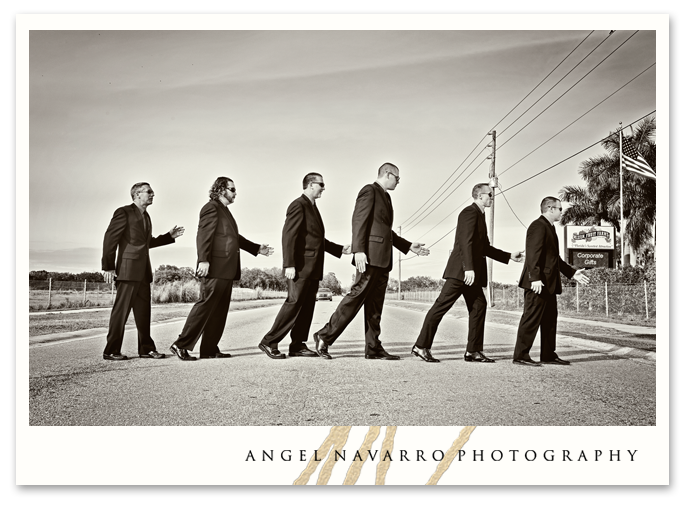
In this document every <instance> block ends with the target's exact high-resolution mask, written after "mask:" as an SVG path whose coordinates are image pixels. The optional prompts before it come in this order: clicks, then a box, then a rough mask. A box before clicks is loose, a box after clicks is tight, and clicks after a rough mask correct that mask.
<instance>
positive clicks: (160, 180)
mask: <svg viewBox="0 0 692 506" xmlns="http://www.w3.org/2000/svg"><path fill="white" fill-rule="evenodd" d="M590 32H591V28H590V27H589V29H586V30H555V31H536V30H526V31H521V30H510V31H500V30H495V31H464V30H457V31H451V30H450V31H445V30H442V31H425V30H410V31H396V30H395V31H358V30H345V31H331V30H324V31H272V30H264V31H262V30H259V31H258V30H252V31H237V30H236V31H230V30H211V31H196V30H192V31H132V30H128V31H117V30H93V31H90V30H86V31H85V30H81V31H36V30H34V31H32V32H31V35H30V61H29V100H30V110H29V121H30V148H29V149H30V153H29V156H30V165H29V167H30V174H29V185H30V189H29V191H30V206H29V212H30V242H29V250H30V255H29V268H30V270H40V269H45V270H49V271H70V272H81V271H97V270H99V269H100V257H101V247H102V241H103V234H104V232H105V230H106V227H107V226H108V223H109V220H110V218H111V216H112V214H113V211H114V210H115V209H116V208H117V207H119V206H122V205H127V204H129V203H131V198H130V195H129V189H130V187H131V186H132V184H134V183H136V182H138V181H147V182H149V183H150V184H151V186H152V188H153V189H154V191H155V193H156V197H155V198H154V203H153V205H152V206H151V207H150V208H149V213H150V215H151V217H152V221H153V229H154V234H155V235H158V234H162V233H165V232H166V231H168V230H169V229H170V228H171V227H172V226H173V225H180V226H184V227H185V228H186V232H185V235H184V236H183V237H181V238H179V239H178V240H177V241H176V244H174V245H170V246H166V247H162V248H157V249H155V250H152V251H151V259H152V265H153V266H154V268H156V266H158V265H161V264H172V265H177V266H181V267H182V266H193V265H194V264H195V260H196V253H195V233H196V228H197V221H198V213H199V210H200V209H201V207H202V206H203V205H204V203H205V202H206V201H207V200H208V190H209V187H210V186H211V184H212V182H213V181H214V179H215V178H216V177H218V176H222V175H223V176H228V177H230V178H232V179H233V180H234V182H235V184H236V187H237V189H238V196H237V199H236V201H235V203H234V204H232V205H231V206H230V210H231V212H232V213H233V215H234V217H235V218H236V221H237V222H238V226H239V230H240V233H241V234H242V235H243V236H244V237H246V238H247V239H249V240H251V241H254V242H257V243H264V244H269V245H270V246H273V247H274V248H275V252H274V255H273V256H271V257H269V258H266V257H263V256H258V257H257V258H255V257H252V256H251V255H249V254H246V253H243V254H242V256H241V261H242V265H243V267H260V268H267V267H276V266H281V229H282V226H283V221H284V218H285V212H286V208H287V207H288V205H289V204H290V202H291V201H292V200H294V199H295V198H297V197H298V196H299V195H300V194H301V193H302V186H301V181H302V178H303V176H304V175H305V174H306V173H308V172H311V171H316V172H319V173H321V174H322V175H323V177H324V180H325V183H326V191H325V192H324V194H323V196H322V198H321V199H320V200H318V207H319V209H320V211H321V214H322V217H323V220H324V222H325V226H326V237H327V238H328V239H329V240H331V241H334V242H337V243H341V244H345V243H348V242H350V234H351V231H350V222H351V214H352V211H353V205H354V202H355V197H356V195H357V194H358V191H359V190H360V188H362V187H363V186H364V185H365V184H368V183H372V182H373V181H374V180H375V179H376V173H377V168H378V167H379V166H380V165H381V164H382V163H384V162H391V163H394V164H396V165H397V166H398V167H399V169H400V175H401V183H400V185H399V187H398V188H397V189H396V190H395V191H393V192H392V200H393V204H394V216H395V218H394V227H395V230H398V227H399V226H400V225H401V224H402V223H404V226H403V233H402V235H403V237H405V238H406V239H408V240H409V241H416V242H423V243H426V244H427V245H428V246H430V245H432V249H431V254H430V256H428V257H425V258H424V257H416V258H414V256H415V255H413V254H412V253H410V254H409V255H408V256H404V257H403V258H405V259H406V260H405V261H404V262H402V264H401V265H402V273H401V277H402V279H407V278H408V277H411V276H430V277H433V278H435V279H439V278H440V277H441V276H442V273H443V271H444V267H445V264H446V260H447V257H448V254H449V251H450V250H451V248H452V246H453V243H454V233H453V232H452V233H449V232H450V231H452V229H453V228H454V227H455V226H456V219H457V215H458V213H459V212H460V211H461V209H462V208H463V207H465V206H466V205H468V204H470V202H471V199H470V193H471V188H472V186H473V185H474V184H475V183H478V182H484V181H487V180H488V171H489V160H487V159H486V157H487V156H488V155H489V154H490V150H489V149H484V150H482V149H481V148H478V149H476V150H473V148H474V146H476V145H477V144H478V143H479V141H482V142H483V144H482V146H483V145H485V143H487V142H489V141H490V137H489V136H488V135H487V134H488V132H489V131H490V129H492V128H493V127H494V126H495V125H496V124H497V123H498V121H500V119H501V118H503V117H504V116H505V115H506V114H507V113H508V112H509V111H510V110H511V109H512V108H513V107H514V106H515V105H517V104H518V103H519V102H520V101H521V100H522V99H523V98H524V97H525V96H526V95H527V94H528V93H529V92H530V91H531V90H532V89H533V88H534V87H535V86H536V85H537V84H538V83H539V82H540V81H541V80H542V79H543V78H544V77H545V76H546V75H548V74H549V73H550V72H551V71H552V70H553V69H554V68H555V67H556V65H558V63H560V62H561V60H563V59H564V58H565V57H566V56H567V55H568V54H569V53H570V51H572V50H573V49H574V48H575V47H576V46H577V45H578V44H579V43H580V42H581V41H582V40H584V39H585V38H586V37H587V35H589V33H590ZM633 34H634V30H624V29H623V30H616V31H615V33H613V34H612V35H610V36H609V30H596V31H594V32H593V33H592V34H591V35H590V36H589V37H588V38H586V40H585V41H584V42H583V43H582V45H581V46H579V48H578V49H577V50H576V51H575V52H574V53H573V54H572V55H571V56H569V58H567V59H566V60H565V61H564V63H562V64H561V65H560V66H559V67H558V68H557V70H555V72H554V73H553V74H552V75H550V77H548V78H547V79H546V81H545V82H544V83H543V84H542V85H541V86H540V87H539V88H538V89H537V90H536V91H535V92H533V93H532V94H531V95H530V96H529V97H528V98H527V99H526V100H525V101H524V102H523V103H522V104H521V105H520V106H519V107H518V108H517V109H516V110H515V111H514V112H513V113H512V114H511V115H510V116H508V118H507V119H505V120H504V121H502V122H501V123H500V124H499V125H497V127H496V131H497V135H498V137H497V146H498V149H497V153H496V172H497V173H498V174H500V177H499V182H500V185H501V186H502V187H503V188H509V187H510V186H513V185H516V184H517V183H520V182H522V181H524V180H525V179H526V178H528V177H530V176H532V175H534V174H536V173H537V172H539V171H541V170H543V169H546V168H548V167H550V166H551V165H553V164H555V163H557V162H559V161H561V160H563V159H564V158H566V157H568V156H570V155H573V154H574V153H576V152H578V151H580V150H582V149H583V148H585V147H587V146H589V145H591V144H593V143H594V142H596V141H598V140H599V139H601V138H603V137H605V136H607V135H608V134H609V133H610V132H612V131H614V130H615V129H616V128H617V127H618V122H622V123H623V124H628V123H630V122H632V121H634V120H637V119H638V118H640V117H642V116H644V115H646V114H648V113H650V112H652V111H654V110H655V109H656V86H655V84H656V83H655V79H656V67H655V66H654V67H653V68H652V69H650V70H648V71H646V72H645V73H644V74H642V75H641V76H640V77H639V78H637V79H636V80H634V81H633V82H632V83H631V84H629V85H627V86H626V87H625V88H624V89H622V90H621V91H620V92H618V93H617V94H615V95H614V96H613V97H611V98H610V99H608V100H606V101H605V102H604V103H603V104H601V105H600V106H598V107H597V108H596V109H594V110H593V111H591V112H589V113H588V114H586V116H584V118H582V119H580V120H579V121H577V122H576V123H574V125H572V126H570V127H569V128H567V129H566V130H565V131H564V132H562V133H560V134H559V135H558V136H557V137H555V138H554V139H552V140H550V141H549V142H547V144H545V145H544V146H543V147H541V148H539V149H538V150H537V151H536V152H535V153H533V154H531V155H530V156H528V157H527V158H526V159H524V160H523V161H519V160H520V159H521V158H522V157H524V156H525V155H527V154H528V153H530V152H531V151H532V150H534V149H535V148H537V147H538V146H539V145H540V144H542V143H544V142H545V141H547V140H548V139H549V138H550V137H551V136H553V135H554V134H556V133H557V132H558V131H559V130H561V129H563V128H564V127H566V126H567V125H569V124H570V123H571V122H573V121H574V120H576V119H577V118H578V117H579V116H580V115H582V114H584V113H585V112H587V111H588V110H589V109H590V108H592V107H593V106H595V105H596V104H598V103H599V102H600V101H601V100H603V99H605V98H606V97H607V96H608V95H609V94H611V93H612V92H614V91H615V90H617V89H618V88H619V87H620V86H622V85H624V84H625V83H627V82H628V81H629V80H630V79H632V78H633V77H635V76H636V75H637V74H639V73H640V72H642V71H644V70H645V69H646V68H647V67H649V66H650V65H651V64H653V63H655V62H656V53H655V51H656V40H655V32H653V31H640V32H638V33H636V34H635V35H634V36H633V37H632V38H631V39H629V40H628V41H627V42H626V43H625V44H624V45H622V47H620V48H619V49H618V50H617V51H616V52H614V53H613V54H612V56H610V57H609V58H608V59H606V60H605V61H604V62H603V63H602V64H601V65H600V66H598V67H597V68H596V69H595V70H593V72H591V73H590V74H589V75H588V76H586V77H584V76H585V75H586V74H587V73H588V72H589V71H591V70H592V69H593V68H594V67H595V66H596V65H597V64H598V63H599V62H600V61H601V60H602V59H603V58H605V57H606V56H607V55H608V54H609V53H611V52H612V51H613V50H614V49H616V48H617V47H618V46H619V45H620V44H622V43H623V42H625V40H626V39H627V38H628V37H630V36H632V35H633ZM604 39H607V40H605V41H604ZM601 42H602V45H601V46H600V47H598V48H597V49H596V50H595V51H594V52H593V54H591V55H590V56H588V57H587V58H586V59H585V60H584V61H583V63H581V64H579V65H578V66H577V67H576V69H574V71H572V73H570V74H569V75H568V76H567V77H566V78H565V79H564V80H563V81H562V82H561V83H560V84H558V85H557V86H556V87H555V88H554V89H553V90H552V91H550V92H549V93H548V94H547V95H546V96H545V97H544V98H543V99H542V100H541V101H540V102H538V103H537V104H536V105H535V106H534V107H533V108H531V109H530V110H529V111H528V112H527V113H526V115H524V116H523V117H522V118H520V119H519V120H518V121H517V122H516V123H515V124H514V125H512V126H509V125H510V123H511V122H513V121H514V120H515V119H516V118H517V117H518V116H519V115H520V114H522V113H523V112H524V111H525V110H526V109H527V108H528V107H529V106H530V105H531V104H533V103H534V102H535V101H536V100H537V99H538V98H539V97H540V96H541V95H543V94H544V93H545V92H546V91H548V90H549V89H550V88H551V87H552V86H553V85H555V83H557V82H558V81H559V80H560V79H561V78H563V76H565V74H566V73H567V72H568V71H569V70H570V69H572V67H574V66H575V65H577V64H578V63H579V62H580V60H582V59H583V58H584V57H585V56H587V54H588V53H589V52H590V51H591V50H592V49H594V48H596V46H598V44H600V43H601ZM583 77H584V79H583V80H582V81H581V82H580V83H579V84H577V85H576V86H575V87H574V88H573V89H572V90H571V91H568V92H567V93H566V94H565V95H564V96H563V97H562V98H560V99H559V100H557V102H555V104H554V105H552V106H551V107H550V108H548V109H547V110H546V112H544V113H543V114H542V115H540V116H539V117H538V118H537V119H536V120H535V121H534V122H532V123H531V124H530V125H528V126H527V127H526V128H525V129H524V130H523V131H521V132H520V133H519V134H518V135H517V136H516V137H514V138H512V139H511V140H509V141H507V144H506V146H505V145H504V142H505V141H506V140H507V139H509V138H510V137H511V136H512V135H514V134H515V133H516V132H517V131H518V130H519V129H520V128H522V127H524V126H525V125H526V124H527V123H528V122H529V121H530V120H531V119H533V118H534V117H535V116H536V115H537V114H538V113H540V112H541V111H543V110H544V109H546V107H548V106H549V105H550V104H551V102H553V101H555V100H556V99H557V98H558V97H559V96H560V95H561V94H562V93H564V92H565V91H566V90H567V89H568V88H569V87H571V86H572V85H574V84H575V83H576V82H577V81H579V80H580V79H581V78H583ZM600 153H603V149H602V148H601V147H600V146H596V147H594V148H592V149H590V150H587V151H585V152H584V153H582V154H580V155H578V156H576V157H574V158H572V159H570V160H569V161H567V162H565V163H562V164H560V165H558V166H557V167H555V168H553V169H551V170H550V171H548V172H547V173H545V174H542V175H540V176H538V177H536V178H534V179H532V180H531V181H529V182H526V183H523V184H521V185H519V186H517V187H516V188H512V189H511V190H509V191H508V192H507V193H506V194H505V197H506V199H507V200H505V198H503V197H502V196H498V198H497V199H496V209H495V233H494V241H493V242H494V245H495V246H496V247H498V248H501V249H504V250H507V251H516V250H523V249H524V241H525V234H526V228H525V227H526V226H528V225H529V223H530V222H531V221H533V220H534V219H536V218H537V217H538V216H539V203H540V201H541V199H542V198H543V197H545V196H547V195H554V196H557V194H558V193H559V191H560V189H561V188H563V187H564V186H567V185H578V184H581V180H580V178H579V175H578V173H577V170H578V167H579V164H580V162H582V161H584V160H586V159H588V158H589V157H591V156H596V155H598V154H600ZM469 154H471V156H470V157H468V158H467V155H469ZM477 154H479V155H480V156H478V157H477V158H475V159H474V157H476V155H477ZM465 159H467V160H466V162H465V163H462V162H463V161H464V160H465ZM471 160H473V161H471ZM517 162H518V163H517ZM515 163H516V165H514V164H515ZM510 166H511V168H510ZM458 167H460V170H459V171H457V172H456V173H454V171H455V169H457V168H458ZM463 169H466V170H465V172H464V173H463V175H462V176H461V177H460V178H459V179H458V180H457V181H456V182H455V183H454V184H453V185H452V187H453V188H454V187H457V186H459V187H458V189H457V190H456V191H454V192H453V193H451V192H447V193H445V194H444V196H447V195H448V194H450V193H451V194H450V196H449V198H447V199H446V200H445V201H444V202H443V203H442V204H441V205H440V206H439V208H437V209H436V210H434V211H433V212H432V213H431V214H429V216H426V217H425V218H424V219H422V220H419V219H416V218H415V216H413V218H414V219H410V218H412V215H414V213H415V212H416V211H417V210H418V209H419V208H420V207H421V206H422V205H423V204H424V203H425V202H426V201H427V200H428V199H429V198H430V197H431V196H432V195H433V194H434V192H435V191H436V190H437V189H438V188H439V187H440V185H442V184H443V182H444V181H445V180H446V179H447V178H448V177H449V176H450V175H452V174H453V173H454V175H453V177H452V179H454V178H455V177H456V176H457V175H458V174H459V173H460V172H461V171H462V170H463ZM504 171H506V173H505V172H504ZM448 184H449V183H448ZM438 203H439V201H438ZM510 206H511V208H510ZM514 213H516V217H515V215H514ZM413 224H415V226H413V227H411V225H413ZM448 233H449V234H448ZM558 233H559V234H560V231H558ZM445 234H448V235H446V237H443V236H445ZM560 238H561V241H562V243H563V244H564V239H563V236H562V235H560ZM438 241H439V242H438ZM396 258H398V257H397V256H395V259H396ZM493 270H494V274H493V278H494V279H495V280H496V281H500V282H503V283H515V282H516V281H517V279H518V277H519V274H520V272H521V266H520V265H518V264H515V263H513V262H511V263H510V265H504V264H501V263H495V264H494V268H493ZM326 272H334V273H335V274H336V275H337V278H338V279H339V280H341V282H342V284H346V285H350V280H351V275H352V274H353V273H354V272H355V270H354V268H353V267H352V266H351V265H350V259H347V258H345V257H342V259H336V258H334V257H331V256H329V255H327V260H326V263H325V273H326ZM397 275H398V272H397V266H396V265H395V269H394V271H393V273H392V275H391V276H392V277H396V276H397Z"/></svg>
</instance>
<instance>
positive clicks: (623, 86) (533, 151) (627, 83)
mask: <svg viewBox="0 0 692 506" xmlns="http://www.w3.org/2000/svg"><path fill="white" fill-rule="evenodd" d="M654 65H656V63H655V62H654V63H652V64H651V65H649V66H648V67H647V68H646V69H644V70H643V71H641V72H640V73H639V74H637V75H636V76H634V77H633V78H632V79H630V80H629V81H627V82H626V83H625V84H623V85H622V86H620V87H619V88H618V89H617V90H615V91H614V92H613V93H611V94H610V95H608V96H607V97H606V98H604V99H603V100H601V101H600V102H599V103H597V104H596V105H594V106H593V107H592V108H591V109H589V110H588V111H586V112H585V113H584V114H582V115H581V116H579V117H578V118H577V119H575V120H574V121H572V122H571V123H569V124H568V125H567V126H565V127H564V128H562V129H561V130H560V131H558V132H557V133H556V134H555V135H553V136H552V137H550V138H549V139H548V140H546V141H545V142H543V143H542V144H540V145H539V146H538V147H536V148H535V149H533V150H532V151H530V152H529V153H527V154H526V155H525V156H524V157H522V158H521V159H519V160H518V161H516V162H515V163H513V164H512V165H510V166H509V167H508V168H507V169H505V170H504V171H502V172H501V173H500V174H498V176H501V175H502V174H504V173H506V172H507V171H508V170H509V169H511V168H512V167H514V166H515V165H517V164H518V163H520V162H521V161H522V160H524V159H526V158H527V157H529V156H530V155H531V154H533V153H535V152H536V151H537V150H538V149H540V148H541V147H543V146H545V145H546V144H547V143H548V142H550V141H551V140H552V139H554V138H555V137H557V136H558V135H560V134H561V133H562V132H564V131H565V130H567V129H568V128H569V127H570V126H572V125H573V124H574V123H576V122H577V121H579V120H580V119H581V118H583V117H584V116H586V115H587V114H588V113H590V112H591V111H593V110H594V109H595V108H596V107H598V106H599V105H601V104H602V103H603V102H605V101H606V100H608V99H609V98H611V97H612V96H613V95H615V94H616V93H618V92H619V91H621V90H622V89H623V88H625V87H626V86H628V85H629V84H630V83H631V82H632V81H634V80H635V79H637V78H638V77H640V76H641V75H642V74H644V73H645V72H646V71H648V70H649V69H651V68H652V67H653V66H654ZM482 164H483V162H481V163H480V164H479V165H478V166H477V167H476V168H475V169H474V170H473V171H472V172H471V174H473V173H474V172H475V171H476V170H478V168H479V167H480V166H481V165H482ZM471 174H469V175H468V176H467V177H466V178H465V179H464V180H463V181H462V182H461V183H459V185H457V187H456V188H454V190H453V191H452V192H451V193H449V195H447V197H445V199H444V200H442V202H440V203H439V204H438V205H437V206H436V207H435V208H434V209H432V210H431V211H430V212H429V213H428V214H427V215H425V216H423V217H422V218H421V219H420V220H418V222H416V223H415V224H413V225H412V226H411V227H410V228H413V227H415V226H416V225H417V224H418V223H420V222H421V221H422V220H424V219H425V218H427V217H428V216H430V214H432V212H433V211H435V209H437V208H438V207H439V206H440V205H442V203H443V202H444V201H445V200H447V198H448V197H450V196H451V195H452V194H453V193H454V192H455V191H456V190H457V189H459V187H460V186H461V185H462V184H463V183H464V182H465V181H466V180H468V178H469V177H471ZM504 198H505V200H506V199H507V198H506V197H504ZM467 201H468V199H467ZM507 203H508V204H509V202H507ZM462 206H463V204H462ZM460 207H461V206H459V207H457V208H456V209H455V210H454V211H452V212H451V213H450V214H448V215H447V216H445V217H444V218H443V219H442V220H440V221H439V222H438V223H437V224H435V225H434V226H433V227H432V228H431V229H429V230H428V231H427V232H425V234H423V235H422V236H420V237H424V236H425V235H427V234H428V233H430V232H431V231H432V230H434V229H435V228H436V227H437V226H438V225H440V224H441V223H442V222H443V221H445V220H446V219H447V218H449V216H450V215H451V214H453V213H454V212H456V211H457V210H458V209H459V208H460ZM510 209H511V206H510ZM515 216H516V215H515ZM520 222H521V220H520ZM410 228H409V230H410Z"/></svg>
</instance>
